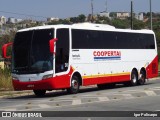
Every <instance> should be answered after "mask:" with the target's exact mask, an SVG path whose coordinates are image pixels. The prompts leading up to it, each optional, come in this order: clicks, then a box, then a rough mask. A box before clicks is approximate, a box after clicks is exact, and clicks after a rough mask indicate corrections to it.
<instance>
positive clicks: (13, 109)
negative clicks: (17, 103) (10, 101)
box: [3, 108, 17, 111]
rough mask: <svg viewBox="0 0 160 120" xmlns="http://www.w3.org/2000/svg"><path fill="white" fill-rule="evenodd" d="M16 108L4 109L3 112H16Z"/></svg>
mask: <svg viewBox="0 0 160 120" xmlns="http://www.w3.org/2000/svg"><path fill="white" fill-rule="evenodd" d="M16 110H17V109H16V108H8V109H4V110H3V111H16Z"/></svg>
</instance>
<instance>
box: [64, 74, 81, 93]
mask: <svg viewBox="0 0 160 120" xmlns="http://www.w3.org/2000/svg"><path fill="white" fill-rule="evenodd" d="M79 86H80V83H79V79H78V77H77V76H73V77H72V79H71V87H70V88H68V89H67V92H68V93H69V94H76V93H78V92H79Z"/></svg>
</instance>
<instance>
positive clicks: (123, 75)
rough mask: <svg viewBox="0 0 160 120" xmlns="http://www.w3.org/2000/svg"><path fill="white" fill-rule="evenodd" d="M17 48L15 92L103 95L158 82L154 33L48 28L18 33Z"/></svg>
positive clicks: (104, 28) (85, 25)
mask: <svg viewBox="0 0 160 120" xmlns="http://www.w3.org/2000/svg"><path fill="white" fill-rule="evenodd" d="M10 45H12V67H11V69H12V82H13V87H14V90H33V92H34V94H35V95H36V96H44V95H45V94H46V91H48V90H49V91H50V90H57V89H66V90H67V92H68V93H72V94H76V93H78V91H79V89H80V86H88V85H97V86H98V88H100V89H103V88H105V87H106V86H108V85H110V86H113V85H115V84H117V83H123V84H126V85H131V86H135V85H143V84H145V83H146V81H147V80H148V79H149V78H154V77H157V76H158V54H157V44H156V38H155V34H154V32H153V31H151V30H130V29H117V28H115V27H114V26H110V25H101V24H93V23H77V24H72V25H46V26H38V27H32V28H26V29H22V30H19V31H17V33H16V35H15V39H14V41H13V43H8V44H5V45H4V46H3V48H2V54H3V57H5V58H10V57H11V56H8V55H7V48H8V47H9V46H10Z"/></svg>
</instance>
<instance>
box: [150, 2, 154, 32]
mask: <svg viewBox="0 0 160 120" xmlns="http://www.w3.org/2000/svg"><path fill="white" fill-rule="evenodd" d="M150 25H151V28H150V29H151V30H152V29H153V27H152V2H151V0H150Z"/></svg>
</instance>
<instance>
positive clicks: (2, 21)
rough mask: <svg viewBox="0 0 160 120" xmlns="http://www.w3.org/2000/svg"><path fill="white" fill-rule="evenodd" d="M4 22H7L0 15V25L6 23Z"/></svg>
mask: <svg viewBox="0 0 160 120" xmlns="http://www.w3.org/2000/svg"><path fill="white" fill-rule="evenodd" d="M6 22H7V19H6V17H4V16H1V17H0V25H3V24H6Z"/></svg>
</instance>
